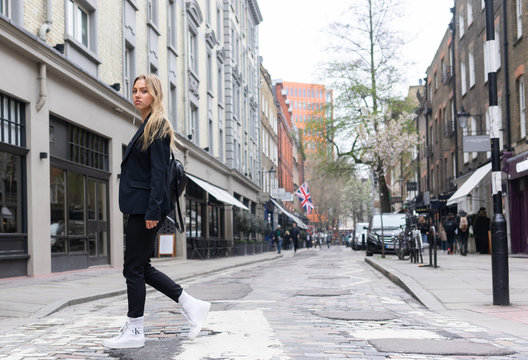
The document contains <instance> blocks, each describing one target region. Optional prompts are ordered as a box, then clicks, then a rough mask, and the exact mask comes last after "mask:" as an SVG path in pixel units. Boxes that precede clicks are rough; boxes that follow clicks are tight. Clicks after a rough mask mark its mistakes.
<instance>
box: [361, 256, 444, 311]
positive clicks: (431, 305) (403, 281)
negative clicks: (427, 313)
mask: <svg viewBox="0 0 528 360" xmlns="http://www.w3.org/2000/svg"><path fill="white" fill-rule="evenodd" d="M365 262H366V263H367V264H369V265H370V266H372V267H373V268H374V269H376V270H378V271H379V272H380V273H382V274H383V275H385V276H386V277H387V278H388V279H389V280H390V281H392V282H393V283H394V284H396V285H398V286H399V287H400V288H402V289H403V290H405V292H407V293H408V294H409V295H411V296H412V297H413V298H414V299H416V300H417V301H418V302H419V303H420V304H422V305H423V306H425V307H426V308H428V309H429V310H435V311H444V310H447V309H446V307H445V306H444V305H443V304H442V302H441V301H440V300H438V299H437V298H436V297H435V296H434V295H433V294H431V293H430V292H429V291H427V290H426V289H424V288H423V287H421V286H420V285H419V284H418V282H416V280H414V279H413V278H411V277H409V276H406V275H405V274H402V273H399V272H398V271H397V270H396V269H394V268H392V267H391V268H390V269H391V270H388V269H386V268H385V267H383V266H382V265H380V264H379V263H378V262H377V261H375V260H372V259H369V258H367V257H365ZM387 268H388V267H387Z"/></svg>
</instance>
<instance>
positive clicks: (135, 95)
mask: <svg viewBox="0 0 528 360" xmlns="http://www.w3.org/2000/svg"><path fill="white" fill-rule="evenodd" d="M132 99H133V100H134V106H135V107H136V109H138V110H139V111H140V112H143V111H147V110H150V106H151V105H152V103H153V102H154V97H153V96H152V94H151V93H149V91H148V89H147V84H145V80H144V79H139V80H138V81H136V83H135V84H134V87H133V88H132Z"/></svg>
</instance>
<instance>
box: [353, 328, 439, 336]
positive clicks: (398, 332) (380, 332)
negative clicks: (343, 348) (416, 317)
mask: <svg viewBox="0 0 528 360" xmlns="http://www.w3.org/2000/svg"><path fill="white" fill-rule="evenodd" d="M350 335H352V336H353V337H355V338H358V339H445V337H443V336H441V335H438V334H437V333H434V332H432V331H428V330H413V329H407V330H406V329H402V328H395V329H374V330H360V331H355V332H351V333H350Z"/></svg>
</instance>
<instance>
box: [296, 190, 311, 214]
mask: <svg viewBox="0 0 528 360" xmlns="http://www.w3.org/2000/svg"><path fill="white" fill-rule="evenodd" d="M295 195H297V197H298V198H299V201H300V202H301V205H302V207H303V208H304V210H306V213H307V214H310V213H311V212H312V211H313V209H314V205H313V204H312V196H311V195H310V191H308V183H306V182H305V183H304V184H302V185H301V186H300V187H299V188H298V189H297V191H296V192H295Z"/></svg>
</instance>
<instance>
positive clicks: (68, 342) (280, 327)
mask: <svg viewBox="0 0 528 360" xmlns="http://www.w3.org/2000/svg"><path fill="white" fill-rule="evenodd" d="M285 253H286V254H285V255H284V257H282V258H278V259H276V260H273V261H268V262H263V263H256V264H252V265H246V266H242V267H234V268H231V269H227V270H223V271H220V272H217V273H214V274H211V275H205V276H201V277H196V278H193V279H189V280H187V281H186V282H185V283H183V284H182V286H183V287H184V288H186V289H187V290H188V291H189V293H191V294H192V295H194V296H196V297H198V298H202V299H205V300H209V301H211V302H212V303H213V305H212V308H211V312H210V313H209V316H208V320H207V323H206V326H205V328H204V329H203V330H202V333H201V334H200V336H199V337H198V338H197V339H196V340H194V341H188V340H187V339H186V337H185V333H186V331H187V330H188V326H187V323H186V320H185V318H184V317H183V316H182V315H181V314H180V313H179V306H178V305H177V304H175V303H173V302H172V301H171V300H169V299H168V298H166V297H165V296H164V295H162V294H159V293H157V292H152V291H151V292H149V293H148V295H147V304H146V313H145V333H146V335H147V343H146V346H145V347H144V348H142V349H133V350H109V349H105V348H103V346H102V345H101V341H102V339H103V338H106V337H110V336H113V334H114V333H115V332H116V331H118V330H119V327H120V326H121V325H122V324H123V322H124V320H125V314H126V296H125V295H120V296H116V297H110V298H107V299H103V300H97V301H92V302H88V303H85V304H81V305H77V306H72V307H68V308H66V309H63V310H61V311H58V312H56V313H53V314H51V315H49V316H47V317H44V318H42V319H38V320H34V321H31V322H25V323H24V324H23V325H21V326H18V327H16V328H12V329H10V330H8V331H7V332H5V331H0V334H1V338H0V359H9V360H15V359H16V360H18V359H20V360H22V359H23V360H29V359H32V360H47V359H86V360H88V359H90V360H91V359H121V360H140V359H141V360H149V359H156V360H159V359H184V360H194V359H210V360H212V359H223V360H227V359H252V360H259V359H262V360H264V359H276V360H281V359H343V358H352V359H484V358H490V356H493V357H492V358H493V359H528V348H527V347H526V343H524V342H523V341H522V340H517V339H513V338H511V337H509V336H506V335H504V334H501V333H498V332H496V331H492V330H489V329H485V328H483V327H479V326H476V325H473V324H471V323H469V322H465V321H461V320H458V319H456V318H451V317H450V316H449V315H448V314H447V315H446V314H445V313H439V312H434V311H430V310H428V309H427V308H425V307H424V306H423V305H421V304H420V303H419V302H418V301H416V300H415V299H414V298H412V297H411V296H410V295H409V294H407V293H406V292H405V291H403V290H402V289H400V288H399V287H398V286H396V285H394V284H393V283H392V282H390V281H389V280H388V279H387V278H386V277H385V276H383V275H382V274H381V273H379V272H378V271H377V270H375V269H374V268H373V267H371V266H370V265H369V264H367V263H366V262H365V260H364V252H363V251H359V252H354V251H351V250H350V248H345V247H343V246H333V247H331V248H330V249H328V248H325V247H323V248H320V249H310V250H306V249H302V250H300V251H299V252H297V253H296V254H293V251H285ZM0 326H1V322H0Z"/></svg>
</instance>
